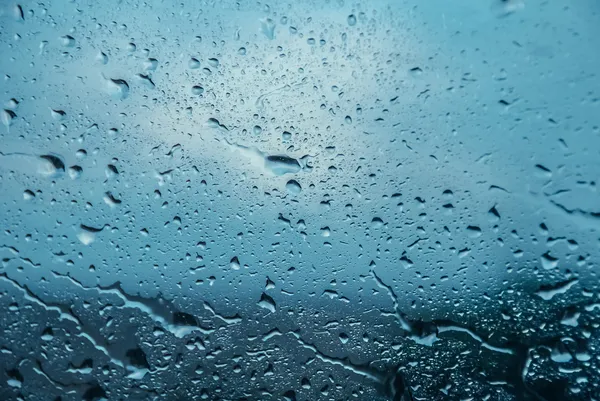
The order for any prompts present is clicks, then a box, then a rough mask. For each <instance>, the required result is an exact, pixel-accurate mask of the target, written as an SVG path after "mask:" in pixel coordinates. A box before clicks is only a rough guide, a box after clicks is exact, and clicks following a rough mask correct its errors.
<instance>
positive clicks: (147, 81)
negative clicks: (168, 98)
mask: <svg viewBox="0 0 600 401" xmlns="http://www.w3.org/2000/svg"><path fill="white" fill-rule="evenodd" d="M135 77H136V78H137V80H138V81H139V82H141V83H142V85H144V86H145V87H147V88H150V89H154V87H155V85H154V81H152V78H150V76H149V75H144V74H136V76H135Z"/></svg>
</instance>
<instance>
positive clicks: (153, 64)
mask: <svg viewBox="0 0 600 401" xmlns="http://www.w3.org/2000/svg"><path fill="white" fill-rule="evenodd" d="M157 67H158V60H157V59H155V58H149V59H148V60H146V61H144V70H146V71H154V70H156V68H157Z"/></svg>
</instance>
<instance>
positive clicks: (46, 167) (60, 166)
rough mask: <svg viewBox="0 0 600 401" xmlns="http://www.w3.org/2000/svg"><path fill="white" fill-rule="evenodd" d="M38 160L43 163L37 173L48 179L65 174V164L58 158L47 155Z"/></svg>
mask: <svg viewBox="0 0 600 401" xmlns="http://www.w3.org/2000/svg"><path fill="white" fill-rule="evenodd" d="M40 159H42V161H43V163H41V164H40V166H39V168H38V173H40V174H42V175H45V176H48V177H57V176H59V175H61V174H62V173H64V172H65V163H64V162H63V161H62V158H61V157H60V156H57V155H53V154H47V155H41V156H40Z"/></svg>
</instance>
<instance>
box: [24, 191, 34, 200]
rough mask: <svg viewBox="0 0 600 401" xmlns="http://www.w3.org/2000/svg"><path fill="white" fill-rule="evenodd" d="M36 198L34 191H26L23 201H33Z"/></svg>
mask: <svg viewBox="0 0 600 401" xmlns="http://www.w3.org/2000/svg"><path fill="white" fill-rule="evenodd" d="M33 198H35V193H33V191H31V190H29V189H26V190H25V191H23V199H25V200H31V199H33Z"/></svg>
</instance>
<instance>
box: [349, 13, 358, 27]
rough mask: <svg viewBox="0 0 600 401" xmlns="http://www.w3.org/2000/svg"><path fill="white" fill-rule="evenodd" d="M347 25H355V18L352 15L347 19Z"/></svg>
mask: <svg viewBox="0 0 600 401" xmlns="http://www.w3.org/2000/svg"><path fill="white" fill-rule="evenodd" d="M347 21H348V25H350V26H354V25H356V16H355V15H354V14H350V15H349V16H348V18H347Z"/></svg>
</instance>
